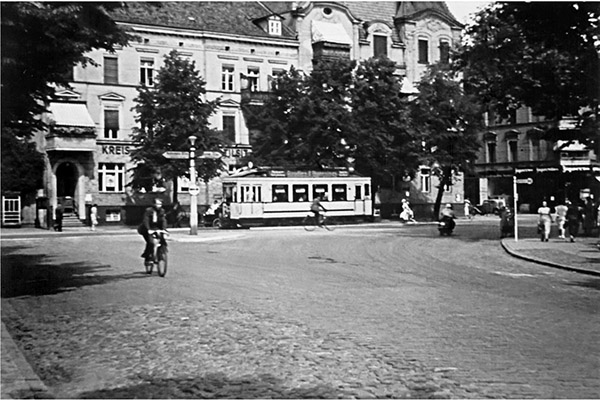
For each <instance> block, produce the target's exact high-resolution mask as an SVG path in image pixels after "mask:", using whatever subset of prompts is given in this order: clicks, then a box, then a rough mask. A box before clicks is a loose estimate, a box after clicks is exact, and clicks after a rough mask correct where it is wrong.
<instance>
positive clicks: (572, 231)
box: [566, 200, 581, 242]
mask: <svg viewBox="0 0 600 400" xmlns="http://www.w3.org/2000/svg"><path fill="white" fill-rule="evenodd" d="M566 204H567V215H566V219H567V227H568V228H569V236H570V238H571V242H574V241H575V238H576V237H577V233H578V231H579V223H580V222H581V211H580V210H579V207H577V204H573V203H571V202H570V201H569V200H567V202H566Z"/></svg>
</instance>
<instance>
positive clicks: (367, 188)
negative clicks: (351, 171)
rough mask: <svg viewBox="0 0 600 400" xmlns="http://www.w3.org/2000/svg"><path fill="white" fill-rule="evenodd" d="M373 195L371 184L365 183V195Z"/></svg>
mask: <svg viewBox="0 0 600 400" xmlns="http://www.w3.org/2000/svg"><path fill="white" fill-rule="evenodd" d="M369 196H371V185H369V184H368V183H365V197H369Z"/></svg>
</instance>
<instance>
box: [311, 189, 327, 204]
mask: <svg viewBox="0 0 600 400" xmlns="http://www.w3.org/2000/svg"><path fill="white" fill-rule="evenodd" d="M327 195H328V193H327V185H313V199H316V198H317V196H320V197H321V200H323V201H327V198H328V196H327Z"/></svg>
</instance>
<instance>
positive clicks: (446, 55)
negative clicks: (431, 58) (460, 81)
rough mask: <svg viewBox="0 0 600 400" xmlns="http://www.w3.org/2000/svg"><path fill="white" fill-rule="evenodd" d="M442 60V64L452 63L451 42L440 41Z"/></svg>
mask: <svg viewBox="0 0 600 400" xmlns="http://www.w3.org/2000/svg"><path fill="white" fill-rule="evenodd" d="M440 62H441V63H442V64H448V63H450V43H448V42H445V41H442V42H440Z"/></svg>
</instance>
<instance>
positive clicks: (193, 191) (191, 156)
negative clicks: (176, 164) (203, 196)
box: [162, 136, 223, 235]
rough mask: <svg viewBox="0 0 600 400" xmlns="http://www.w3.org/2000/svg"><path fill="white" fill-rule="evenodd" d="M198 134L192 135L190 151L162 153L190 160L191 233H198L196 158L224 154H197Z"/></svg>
mask: <svg viewBox="0 0 600 400" xmlns="http://www.w3.org/2000/svg"><path fill="white" fill-rule="evenodd" d="M196 139H197V138H196V136H190V137H189V138H188V140H189V141H190V151H189V152H187V151H165V152H164V153H163V154H162V155H163V157H164V158H167V159H170V160H190V181H191V186H190V188H189V189H188V191H189V193H190V235H197V234H198V194H199V193H200V188H199V187H198V186H197V185H196V159H213V160H218V159H219V158H221V157H223V154H222V153H220V152H218V151H203V152H202V154H200V155H199V156H196V148H195V147H194V146H195V144H196Z"/></svg>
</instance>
